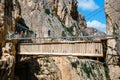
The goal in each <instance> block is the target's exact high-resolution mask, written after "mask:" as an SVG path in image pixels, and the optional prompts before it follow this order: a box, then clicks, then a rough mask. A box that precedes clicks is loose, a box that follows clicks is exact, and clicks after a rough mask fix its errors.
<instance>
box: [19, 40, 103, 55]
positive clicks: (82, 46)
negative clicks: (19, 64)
mask: <svg viewBox="0 0 120 80" xmlns="http://www.w3.org/2000/svg"><path fill="white" fill-rule="evenodd" d="M104 51H105V50H104V48H103V41H101V40H99V41H66V42H65V41H62V42H61V41H57V42H42V43H20V45H19V52H18V54H19V55H46V56H88V57H103V56H104Z"/></svg>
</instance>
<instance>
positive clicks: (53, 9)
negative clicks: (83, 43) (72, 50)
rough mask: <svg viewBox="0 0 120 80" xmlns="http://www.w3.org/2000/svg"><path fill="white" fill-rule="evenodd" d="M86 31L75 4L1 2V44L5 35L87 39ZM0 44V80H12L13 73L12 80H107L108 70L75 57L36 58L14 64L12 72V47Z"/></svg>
mask: <svg viewBox="0 0 120 80" xmlns="http://www.w3.org/2000/svg"><path fill="white" fill-rule="evenodd" d="M85 28H86V23H85V19H84V16H83V15H81V14H79V13H78V12H77V0H0V38H1V39H3V40H4V37H6V34H8V33H10V32H13V33H14V32H21V31H23V32H24V33H25V32H26V31H30V32H32V33H35V34H36V37H62V36H63V37H65V36H83V35H87V34H86V32H85ZM1 42H2V44H3V43H4V45H1V46H2V53H3V54H2V57H1V59H0V60H1V61H0V68H1V69H0V70H2V71H0V80H9V79H10V80H13V78H14V69H15V80H88V79H90V80H101V79H102V80H109V75H108V72H109V70H108V68H107V67H104V66H103V65H101V64H96V62H94V61H92V60H89V59H88V60H84V59H79V58H77V57H50V58H48V57H47V58H42V59H41V58H37V59H36V60H31V61H30V62H22V63H19V62H17V63H18V64H16V68H14V64H15V53H16V51H15V44H12V43H11V41H7V42H6V41H5V42H4V41H0V43H1ZM36 42H39V41H36ZM16 48H17V47H16ZM18 57H21V59H22V58H24V56H18ZM3 62H4V64H5V65H3ZM2 66H3V67H4V66H5V67H4V68H3V69H2ZM2 72H3V73H2Z"/></svg>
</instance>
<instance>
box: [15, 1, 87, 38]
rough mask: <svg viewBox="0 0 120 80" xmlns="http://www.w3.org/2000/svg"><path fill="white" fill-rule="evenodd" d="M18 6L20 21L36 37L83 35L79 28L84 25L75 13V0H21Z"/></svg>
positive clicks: (81, 18) (80, 17) (82, 19)
mask: <svg viewBox="0 0 120 80" xmlns="http://www.w3.org/2000/svg"><path fill="white" fill-rule="evenodd" d="M18 5H19V6H20V7H19V8H18V9H19V10H18V11H19V13H20V14H19V15H20V16H21V19H22V20H21V21H23V22H24V23H25V24H26V26H27V27H28V28H29V29H31V30H33V31H34V32H35V33H37V37H49V36H51V37H61V36H80V35H83V32H82V31H81V27H86V24H85V21H84V18H83V16H82V15H81V14H79V13H78V12H77V0H35V1H34V0H22V1H18ZM18 5H16V6H18ZM19 21H20V20H19ZM79 22H80V23H79ZM48 31H50V33H51V34H50V35H49V34H48Z"/></svg>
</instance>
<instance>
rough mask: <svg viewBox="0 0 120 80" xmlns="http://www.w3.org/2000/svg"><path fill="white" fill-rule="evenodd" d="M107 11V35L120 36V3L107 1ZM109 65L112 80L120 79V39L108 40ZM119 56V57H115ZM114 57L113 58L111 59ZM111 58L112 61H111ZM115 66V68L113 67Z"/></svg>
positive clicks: (111, 0) (116, 0)
mask: <svg viewBox="0 0 120 80" xmlns="http://www.w3.org/2000/svg"><path fill="white" fill-rule="evenodd" d="M105 11H106V18H107V34H109V35H117V36H118V35H120V1H119V0H114V1H113V0H106V2H105ZM107 54H110V55H108V63H109V64H111V65H109V68H110V75H111V79H112V80H119V79H120V75H119V74H120V71H119V70H120V68H119V64H120V63H119V62H120V39H119V37H118V38H116V39H114V40H108V51H107ZM111 54H112V55H111ZM113 55H117V56H113ZM111 57H113V58H111ZM110 58H111V59H110ZM113 65H115V66H113Z"/></svg>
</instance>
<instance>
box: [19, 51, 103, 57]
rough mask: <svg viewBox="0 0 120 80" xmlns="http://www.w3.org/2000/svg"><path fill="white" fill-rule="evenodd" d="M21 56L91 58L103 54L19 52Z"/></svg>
mask: <svg viewBox="0 0 120 80" xmlns="http://www.w3.org/2000/svg"><path fill="white" fill-rule="evenodd" d="M18 54H19V55H45V56H89V57H103V55H101V54H90V53H86V54H81V53H79V54H78V53H67V54H65V53H40V52H19V53H18Z"/></svg>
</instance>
